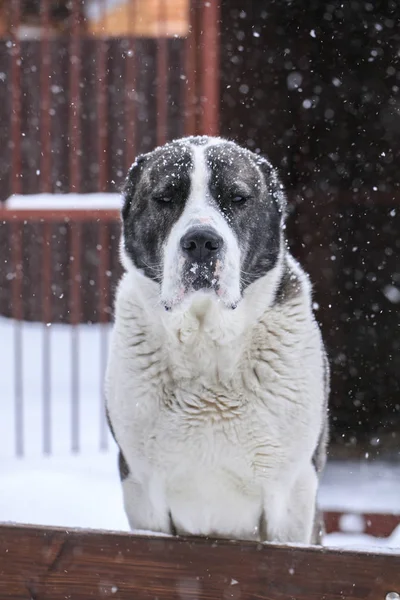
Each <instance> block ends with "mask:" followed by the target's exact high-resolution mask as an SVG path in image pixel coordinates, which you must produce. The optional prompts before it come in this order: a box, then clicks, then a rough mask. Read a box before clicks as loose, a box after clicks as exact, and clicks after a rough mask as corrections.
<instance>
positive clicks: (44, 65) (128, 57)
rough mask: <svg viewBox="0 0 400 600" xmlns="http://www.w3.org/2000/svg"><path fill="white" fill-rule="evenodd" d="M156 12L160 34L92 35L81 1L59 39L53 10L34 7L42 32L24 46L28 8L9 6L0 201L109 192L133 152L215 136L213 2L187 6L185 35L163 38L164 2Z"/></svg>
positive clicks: (0, 116)
mask: <svg viewBox="0 0 400 600" xmlns="http://www.w3.org/2000/svg"><path fill="white" fill-rule="evenodd" d="M97 4H98V6H99V8H100V9H101V7H102V6H103V7H104V6H105V4H104V3H103V2H102V0H97ZM131 4H132V5H133V4H134V2H133V0H132V2H131ZM158 4H159V12H160V15H161V16H160V28H159V32H158V35H156V36H154V37H143V36H141V37H137V36H134V35H130V36H125V37H114V36H113V37H108V36H107V33H103V34H91V33H90V32H88V28H87V26H86V27H85V21H84V19H83V18H82V12H83V11H82V7H83V6H84V1H83V0H72V1H71V2H70V3H69V5H70V7H71V8H70V11H71V14H70V18H69V29H68V31H66V32H64V33H59V34H57V35H55V34H54V32H53V31H52V29H51V27H50V25H51V23H50V19H49V16H50V8H51V3H50V1H49V0H40V2H39V6H40V21H39V23H38V25H39V26H40V28H39V31H40V33H39V34H38V35H37V39H28V40H27V39H26V37H24V35H23V34H22V33H21V19H22V16H23V7H24V3H23V2H22V0H12V2H9V3H7V10H8V17H9V18H8V23H9V30H8V34H6V36H5V37H4V38H3V39H0V73H1V77H0V137H1V139H2V140H3V143H2V144H1V147H0V180H1V182H2V185H1V189H0V201H2V200H5V199H6V198H7V197H8V196H9V195H10V194H11V193H24V194H32V193H36V192H68V191H74V192H90V191H107V190H115V189H116V186H117V185H118V183H119V182H120V181H121V180H122V179H123V178H124V176H125V174H126V171H127V168H128V167H129V166H130V164H131V163H132V162H133V160H134V158H135V156H136V155H137V154H138V153H140V152H146V151H148V150H151V149H152V148H153V147H154V146H155V145H157V144H162V143H164V142H165V141H167V140H168V139H171V138H174V137H180V136H182V135H184V134H196V133H209V134H215V133H217V131H218V114H219V98H218V66H217V61H218V27H219V25H218V11H219V4H218V2H217V0H210V2H200V1H198V0H195V1H192V2H191V3H189V16H188V19H189V22H188V30H187V34H186V35H185V36H171V35H169V34H168V32H167V31H166V29H165V28H164V25H163V17H162V15H165V14H166V10H165V7H166V5H167V0H158ZM164 5H165V6H164ZM134 15H135V13H132V18H135V16H134ZM164 18H165V17H164ZM86 25H87V24H86Z"/></svg>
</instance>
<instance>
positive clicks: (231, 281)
mask: <svg viewBox="0 0 400 600" xmlns="http://www.w3.org/2000/svg"><path fill="white" fill-rule="evenodd" d="M221 141H222V140H220V139H219V138H216V139H215V140H214V139H213V140H212V141H210V142H209V143H208V144H205V145H202V146H192V152H193V162H194V169H193V173H192V177H191V190H190V196H189V198H188V200H187V202H186V206H185V209H184V211H183V213H182V215H181V216H180V218H179V219H178V221H177V222H176V223H175V225H174V227H173V228H172V231H171V233H170V235H169V237H168V242H167V245H166V247H165V250H164V273H163V283H162V287H161V302H162V303H163V305H164V306H166V307H168V308H173V307H174V306H176V305H177V304H179V303H181V302H182V301H183V300H184V285H183V282H182V267H183V264H184V262H185V257H184V256H183V253H182V251H181V248H180V244H179V241H180V239H181V238H182V237H183V236H184V235H185V233H186V232H187V231H188V230H189V229H191V228H192V227H196V226H201V225H208V226H210V227H212V228H214V229H215V230H216V231H218V233H219V234H220V235H221V237H222V238H223V241H224V246H225V248H226V258H225V260H224V261H219V265H218V266H219V273H218V274H217V273H216V274H215V276H216V277H218V279H219V292H220V293H219V295H220V298H221V300H222V301H223V302H224V304H225V305H226V306H232V305H236V304H237V303H238V302H239V300H240V252H239V247H238V243H237V240H236V238H235V236H234V235H233V233H232V230H231V229H230V227H229V225H228V223H227V222H226V220H225V219H224V217H223V216H222V214H221V213H220V212H219V211H218V210H217V209H216V208H215V207H214V206H213V205H212V204H211V202H210V198H209V192H208V182H209V179H210V171H209V169H208V168H207V165H206V161H205V155H204V151H205V149H206V148H207V147H209V146H211V145H215V144H218V143H221ZM196 267H197V265H196V264H195V265H193V268H194V269H196Z"/></svg>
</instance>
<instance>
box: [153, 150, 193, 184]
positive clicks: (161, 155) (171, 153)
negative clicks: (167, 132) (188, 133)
mask: <svg viewBox="0 0 400 600" xmlns="http://www.w3.org/2000/svg"><path fill="white" fill-rule="evenodd" d="M147 169H148V175H149V177H150V179H152V180H158V181H160V180H161V179H170V178H174V177H176V178H179V177H182V176H183V175H187V174H188V173H189V172H190V171H191V170H192V169H193V154H192V151H191V148H190V146H189V145H188V144H187V143H184V142H182V141H175V142H171V143H169V144H166V145H165V146H162V147H160V148H156V149H155V150H154V151H153V152H152V153H151V154H150V155H149V162H148V165H147Z"/></svg>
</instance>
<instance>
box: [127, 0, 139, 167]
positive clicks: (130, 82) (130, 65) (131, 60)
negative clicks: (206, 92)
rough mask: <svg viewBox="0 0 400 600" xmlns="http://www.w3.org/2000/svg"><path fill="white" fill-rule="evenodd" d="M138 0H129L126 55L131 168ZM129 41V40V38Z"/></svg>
mask: <svg viewBox="0 0 400 600" xmlns="http://www.w3.org/2000/svg"><path fill="white" fill-rule="evenodd" d="M136 13H137V6H136V0H129V3H128V19H129V21H130V23H132V28H131V29H130V31H131V33H130V34H129V46H128V48H127V50H126V57H125V135H126V137H125V167H126V169H129V167H130V166H131V164H132V163H133V161H134V160H135V157H136V152H137V142H136V95H137V90H136V83H137V82H136V78H137V58H136V52H137V44H136V40H135V38H134V36H133V33H132V31H133V23H134V22H135V20H136ZM127 41H128V40H127Z"/></svg>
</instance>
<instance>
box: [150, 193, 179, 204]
mask: <svg viewBox="0 0 400 600" xmlns="http://www.w3.org/2000/svg"><path fill="white" fill-rule="evenodd" d="M152 199H153V201H154V202H157V203H158V204H169V203H171V202H173V200H174V199H173V196H172V194H160V195H157V196H153V198H152Z"/></svg>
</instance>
